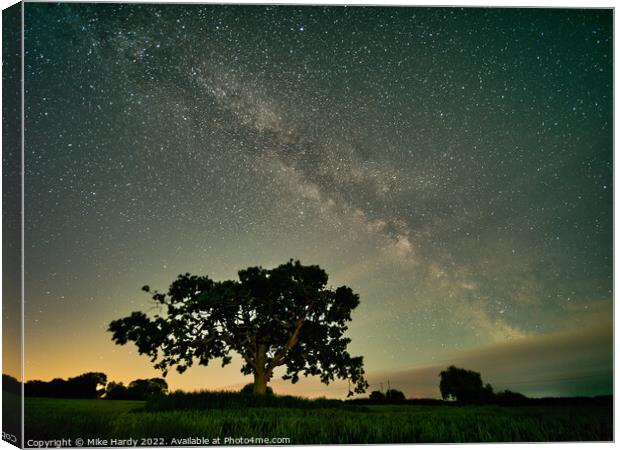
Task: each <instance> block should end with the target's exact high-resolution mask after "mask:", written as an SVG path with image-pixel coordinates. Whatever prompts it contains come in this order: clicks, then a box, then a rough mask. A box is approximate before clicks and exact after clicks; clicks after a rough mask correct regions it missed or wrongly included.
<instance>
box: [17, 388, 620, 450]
mask: <svg viewBox="0 0 620 450" xmlns="http://www.w3.org/2000/svg"><path fill="white" fill-rule="evenodd" d="M171 395H174V394H171ZM166 397H168V396H164V397H163V398H166ZM247 397H250V398H254V399H255V400H256V399H259V400H260V399H261V397H258V396H247ZM269 398H270V397H267V396H264V397H263V398H262V399H264V400H268V399H269ZM143 404H144V403H143V402H134V401H116V402H102V401H98V400H64V399H43V398H27V399H26V410H27V411H28V414H27V415H26V424H25V427H26V435H27V436H28V437H29V438H31V439H56V438H62V437H66V436H83V437H99V438H102V439H111V438H118V436H119V435H120V436H127V437H129V436H131V437H133V438H138V439H139V438H141V437H147V438H155V437H160V438H164V439H166V440H170V439H171V438H175V437H176V438H178V437H179V436H206V437H214V436H286V437H289V438H290V439H291V442H290V444H291V445H302V444H307V445H311V444H355V443H359V444H366V443H368V444H378V443H416V442H550V441H551V442H556V441H610V440H612V439H613V409H612V408H613V402H612V401H611V399H610V400H609V402H608V404H605V405H604V406H603V405H580V404H576V405H575V404H573V405H567V406H535V407H530V406H520V407H500V406H461V407H454V406H411V405H373V406H368V407H367V408H366V409H344V408H331V407H328V408H325V409H323V408H319V409H315V408H312V409H302V408H288V407H282V408H278V407H273V408H264V407H248V408H242V407H239V408H232V409H205V410H193V411H187V410H181V411H173V410H170V411H156V412H150V411H145V410H143V409H142V405H143Z"/></svg>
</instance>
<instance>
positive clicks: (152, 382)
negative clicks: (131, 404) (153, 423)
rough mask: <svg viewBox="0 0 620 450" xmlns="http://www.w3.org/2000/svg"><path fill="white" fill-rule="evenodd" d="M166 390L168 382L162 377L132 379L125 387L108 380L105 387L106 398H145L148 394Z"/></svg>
mask: <svg viewBox="0 0 620 450" xmlns="http://www.w3.org/2000/svg"><path fill="white" fill-rule="evenodd" d="M167 392H168V383H166V380H164V379H163V378H151V379H139V380H133V381H132V382H131V383H129V386H128V387H125V385H124V384H123V383H115V382H110V383H108V385H107V387H106V394H105V398H106V399H107V400H145V399H146V398H148V397H149V396H152V395H159V394H165V393H167Z"/></svg>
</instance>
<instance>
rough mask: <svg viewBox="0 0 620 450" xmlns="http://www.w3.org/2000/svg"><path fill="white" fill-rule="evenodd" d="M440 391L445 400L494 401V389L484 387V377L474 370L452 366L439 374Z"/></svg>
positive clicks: (488, 386) (464, 401)
mask: <svg viewBox="0 0 620 450" xmlns="http://www.w3.org/2000/svg"><path fill="white" fill-rule="evenodd" d="M439 377H440V382H439V390H440V391H441V397H442V398H443V399H444V400H456V401H458V402H461V403H488V402H490V401H492V400H493V396H494V394H493V388H492V387H491V385H490V384H487V385H483V383H482V377H481V376H480V374H479V373H478V372H474V371H473V370H466V369H461V368H458V367H455V366H450V367H448V368H447V369H446V370H442V371H441V373H440V374H439Z"/></svg>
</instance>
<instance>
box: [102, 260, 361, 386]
mask: <svg viewBox="0 0 620 450" xmlns="http://www.w3.org/2000/svg"><path fill="white" fill-rule="evenodd" d="M327 279H328V277H327V274H326V273H325V271H324V270H323V269H321V268H320V267H319V266H304V265H302V264H301V263H300V262H299V261H295V262H293V261H292V260H290V261H289V262H288V263H286V264H282V265H280V266H278V267H276V268H274V269H271V270H267V269H263V268H262V267H249V268H247V269H245V270H241V271H239V281H236V280H227V281H221V282H216V281H213V280H211V279H210V278H209V277H208V276H195V275H190V274H189V273H186V274H185V275H179V276H178V278H177V279H176V280H174V281H173V283H172V284H171V286H170V288H169V289H168V293H167V294H166V293H160V292H157V291H154V292H153V295H152V298H153V300H154V301H155V303H156V304H158V305H161V306H162V307H164V308H165V312H164V314H163V315H159V314H157V315H155V316H154V317H153V318H152V319H151V318H149V317H147V315H146V314H145V313H143V312H134V313H132V314H131V315H130V316H129V317H125V318H122V319H118V320H115V321H113V322H112V323H110V326H109V329H108V331H110V332H112V333H113V337H112V340H113V341H114V342H115V343H117V344H120V345H123V344H126V343H127V342H128V341H132V342H134V343H135V344H136V346H137V347H138V351H139V352H140V353H141V354H146V355H148V356H150V358H151V362H153V363H154V366H155V368H157V369H160V370H162V372H163V374H164V376H165V375H166V373H167V371H168V369H169V368H170V367H173V366H176V369H177V371H178V372H179V373H183V372H184V371H185V370H186V369H187V368H188V367H190V366H192V365H193V364H194V363H195V362H197V363H198V364H201V365H205V366H206V365H207V364H208V363H209V361H211V360H212V359H216V358H221V360H222V366H225V365H227V364H229V363H230V362H231V359H232V357H231V356H230V354H231V353H232V352H236V353H238V354H239V355H240V356H241V357H242V358H243V366H242V368H241V371H242V372H243V373H244V374H247V375H249V374H253V375H254V393H255V394H265V392H266V389H267V383H268V382H269V380H271V378H272V377H273V373H274V370H275V369H276V368H278V367H280V366H284V367H285V368H286V373H285V374H284V375H283V377H282V378H283V379H290V380H291V381H292V382H293V383H296V382H297V381H298V380H299V375H300V374H303V375H304V376H308V375H317V376H319V377H320V380H321V381H322V382H323V383H325V384H329V382H330V381H332V380H334V378H336V377H337V378H341V379H349V381H350V383H352V384H353V387H354V390H355V392H358V393H362V392H364V391H365V389H366V387H367V386H368V383H367V382H366V380H365V379H364V370H363V362H362V357H361V356H358V357H352V356H351V355H350V354H349V353H348V352H347V345H348V344H349V342H350V339H349V338H346V337H344V332H345V331H346V330H347V325H346V324H347V322H348V321H350V320H351V311H352V310H353V309H354V308H356V307H357V305H358V304H359V296H358V295H357V294H355V293H353V291H352V290H351V289H350V288H349V287H347V286H341V287H339V288H337V289H331V288H327V287H326V285H327ZM142 289H143V290H144V291H146V292H151V290H150V288H149V287H148V286H144V287H143V288H142ZM352 393H353V392H351V391H349V395H352Z"/></svg>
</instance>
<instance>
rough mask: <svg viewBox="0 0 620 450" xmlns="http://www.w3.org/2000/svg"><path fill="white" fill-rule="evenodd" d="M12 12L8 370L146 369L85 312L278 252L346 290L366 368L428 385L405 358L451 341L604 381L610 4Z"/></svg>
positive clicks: (411, 385) (522, 380)
mask: <svg viewBox="0 0 620 450" xmlns="http://www.w3.org/2000/svg"><path fill="white" fill-rule="evenodd" d="M25 22H26V32H25V50H26V59H25V73H26V93H25V96H26V143H25V144H26V191H25V201H26V230H25V233H26V234H25V236H26V248H25V252H26V294H25V296H26V301H27V303H26V344H25V345H26V369H25V377H26V379H32V378H43V379H49V378H52V377H55V376H72V375H76V374H78V373H81V372H85V371H88V370H97V371H104V372H106V373H107V374H108V376H109V378H111V379H116V380H122V381H125V382H126V381H129V380H131V379H133V378H137V377H139V376H145V375H152V376H155V375H156V374H157V372H155V371H154V370H152V369H150V366H149V363H148V360H147V358H145V357H140V356H138V355H137V352H136V351H135V350H134V349H133V348H131V347H116V346H114V345H113V343H112V342H111V340H110V338H111V336H110V334H109V333H106V331H105V330H106V327H107V325H108V323H109V322H110V321H111V320H113V319H116V318H119V317H122V316H124V315H127V314H128V313H129V312H131V311H133V310H145V309H148V308H150V306H149V303H148V300H149V297H148V295H146V294H144V293H143V292H141V291H140V287H141V286H142V285H143V284H149V285H151V286H152V287H154V288H158V289H160V290H161V289H165V288H166V287H167V286H168V284H169V283H170V282H171V281H172V280H173V279H174V278H175V277H176V275H177V274H179V273H184V272H191V273H197V274H208V275H210V276H211V277H213V278H216V279H225V278H232V277H235V276H236V270H238V269H240V268H244V267H247V266H250V265H262V266H264V267H272V266H275V265H277V264H279V263H282V262H284V261H286V260H288V259H289V258H296V259H300V260H301V261H302V262H303V263H305V264H311V263H312V264H319V265H321V266H322V267H323V268H325V269H326V270H327V272H328V273H329V274H330V282H331V283H332V284H333V285H334V286H336V285H340V284H347V285H349V286H351V287H352V288H353V289H354V290H355V291H356V292H358V293H359V294H360V296H361V304H360V306H359V307H358V309H357V310H356V311H355V313H354V316H353V322H352V324H351V327H350V332H349V333H350V337H351V338H352V344H351V352H352V353H353V354H361V355H364V357H365V366H366V370H367V372H368V374H369V379H370V382H371V384H373V388H374V386H378V385H379V383H380V382H384V381H385V380H387V379H390V377H391V379H393V380H400V381H398V383H400V385H399V386H400V387H402V388H403V389H404V390H405V391H406V392H407V393H408V394H409V395H414V394H420V395H438V390H437V387H436V383H435V381H436V380H435V381H433V382H432V383H431V384H433V383H435V385H433V386H430V385H429V386H430V387H428V389H426V390H424V389H422V388H420V386H421V384H420V383H422V381H420V383H418V384H416V381H415V373H418V374H419V373H421V372H419V371H422V372H423V371H424V370H426V371H430V372H432V373H434V375H433V376H434V377H436V373H437V372H438V370H439V369H440V368H441V367H442V366H443V367H445V366H446V365H448V364H450V363H452V362H460V363H461V364H462V365H465V366H468V368H472V369H478V370H481V371H482V375H483V378H484V379H485V381H489V382H491V383H492V384H493V385H495V386H502V387H507V388H511V389H513V390H519V391H521V392H524V393H526V394H531V395H573V394H598V393H608V392H611V383H612V375H611V371H612V350H611V345H612V341H611V331H610V327H611V320H612V292H611V289H612V150H613V148H612V12H611V11H610V10H560V9H556V10H545V9H523V10H519V9H458V8H454V9H452V8H437V9H428V8H406V7H400V8H386V7H383V8H377V7H366V8H359V7H328V8H324V7H321V8H319V7H288V6H285V7H263V6H244V7H239V6H199V5H174V6H173V5H156V6H154V5H119V4H99V5H94V4H90V5H80V4H34V3H27V4H26V16H25ZM575 336H578V337H579V336H580V337H579V338H576V337H575ZM575 340H576V341H578V342H580V343H582V344H580V345H579V346H575V345H572V344H571V343H574V342H575ZM493 352H496V353H497V352H499V353H500V354H501V355H503V356H502V358H496V357H495V356H493V355H495V354H496V353H493ZM545 352H546V353H545ZM546 354H553V355H556V356H557V358H559V359H558V360H557V363H556V364H553V365H552V366H549V365H548V364H547V366H548V367H547V366H546V367H547V368H546V369H544V368H543V369H541V368H540V367H539V366H537V365H536V364H539V363H540V364H544V362H545V361H546V360H548V358H545V355H546ZM500 359H501V361H504V363H502V366H503V367H506V364H505V361H511V364H512V365H513V366H514V367H513V368H512V370H511V372H510V373H506V370H504V371H502V370H497V369H498V368H497V367H496V366H495V363H496V362H497V364H499V360H500ZM238 367H239V366H238V365H237V366H236V367H232V368H227V369H219V365H218V364H215V365H214V367H209V368H208V369H201V368H199V369H192V370H190V371H189V373H187V374H185V375H183V376H178V375H173V376H172V377H171V379H170V383H171V384H172V385H173V387H181V388H186V389H190V388H209V387H225V386H233V385H234V386H236V385H239V384H242V383H243V382H244V381H246V380H244V378H243V377H242V375H241V374H240V373H238ZM436 367H438V368H439V369H436ZM416 371H418V372H416ZM410 372H411V376H410V377H409V376H407V375H406V374H407V373H410ZM430 372H429V373H430ZM403 374H405V375H403ZM399 377H400V378H399ZM422 378H423V377H422ZM422 378H420V380H421V379H422ZM427 378H429V377H428V376H427ZM429 379H430V378H429ZM566 380H569V382H566ZM311 384H312V383H310V384H308V383H306V384H303V385H300V386H301V387H302V388H303V389H305V390H303V392H302V393H306V394H308V395H319V394H320V395H341V394H342V393H346V388H344V389H343V388H342V387H338V385H336V387H334V388H333V389H332V390H329V389H328V390H325V388H324V387H323V388H321V387H320V386H319V387H316V386H315V385H312V386H314V387H312V386H311ZM304 386H306V387H304ZM317 386H318V384H317ZM399 386H393V387H399ZM277 387H278V388H279V389H280V390H281V391H285V390H286V389H291V388H289V387H287V385H286V384H277Z"/></svg>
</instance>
